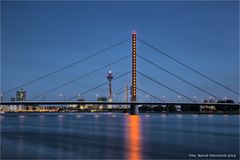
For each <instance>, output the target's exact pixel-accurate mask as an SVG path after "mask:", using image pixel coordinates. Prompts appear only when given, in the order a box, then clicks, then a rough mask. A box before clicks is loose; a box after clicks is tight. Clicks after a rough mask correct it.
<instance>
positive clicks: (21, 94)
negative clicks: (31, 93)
mask: <svg viewBox="0 0 240 160" xmlns="http://www.w3.org/2000/svg"><path fill="white" fill-rule="evenodd" d="M16 101H26V91H25V90H24V89H22V88H21V89H20V90H19V91H17V92H16Z"/></svg>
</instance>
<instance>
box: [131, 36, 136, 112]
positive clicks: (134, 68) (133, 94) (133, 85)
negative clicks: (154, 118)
mask: <svg viewBox="0 0 240 160" xmlns="http://www.w3.org/2000/svg"><path fill="white" fill-rule="evenodd" d="M136 66H137V50H136V32H132V87H131V102H136V100H137V67H136ZM130 114H131V115H135V114H138V106H136V105H134V104H132V105H131V106H130Z"/></svg>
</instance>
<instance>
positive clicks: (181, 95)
mask: <svg viewBox="0 0 240 160" xmlns="http://www.w3.org/2000/svg"><path fill="white" fill-rule="evenodd" d="M137 73H139V74H140V75H142V76H144V77H145V78H147V79H149V80H151V81H153V82H155V83H157V84H159V85H161V86H163V87H164V88H167V89H169V90H171V91H172V92H175V93H177V94H179V95H181V96H183V97H185V98H187V99H188V100H190V101H192V102H195V101H193V100H192V99H191V98H189V97H188V96H185V95H184V94H181V93H179V92H178V91H176V90H174V89H172V88H169V87H168V86H166V85H164V84H162V83H160V82H158V81H156V80H154V79H153V78H151V77H149V76H147V75H145V74H143V73H141V72H139V71H137Z"/></svg>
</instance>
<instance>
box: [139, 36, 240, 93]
mask: <svg viewBox="0 0 240 160" xmlns="http://www.w3.org/2000/svg"><path fill="white" fill-rule="evenodd" d="M137 39H138V40H139V41H140V42H142V43H144V44H145V45H147V46H149V47H151V48H152V49H154V50H156V51H157V52H159V53H160V54H162V55H164V56H166V57H168V58H170V59H171V60H173V61H175V62H177V63H179V64H181V65H183V66H184V67H186V68H188V69H190V70H191V71H193V72H195V73H197V74H198V75H201V76H202V77H204V78H207V79H208V80H210V81H212V82H214V83H216V84H218V85H220V86H222V87H223V88H225V89H227V90H229V91H231V92H233V93H235V94H237V95H240V93H238V92H236V91H234V90H232V89H230V88H229V87H227V86H225V85H223V84H221V83H220V82H217V81H216V80H214V79H212V78H210V77H208V76H206V75H204V74H202V73H200V72H199V71H197V70H195V69H193V68H191V67H189V66H188V65H186V64H184V63H183V62H181V61H179V60H177V59H176V58H173V57H172V56H169V55H168V54H166V53H165V52H163V51H161V50H160V49H158V48H156V47H154V46H152V45H151V44H149V43H147V42H145V41H143V40H141V39H139V38H137Z"/></svg>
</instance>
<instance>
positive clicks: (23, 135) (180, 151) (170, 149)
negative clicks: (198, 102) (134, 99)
mask: <svg viewBox="0 0 240 160" xmlns="http://www.w3.org/2000/svg"><path fill="white" fill-rule="evenodd" d="M239 117H240V116H239V115H191V114H170V115H164V114H140V115H139V116H129V115H128V114H123V113H4V114H1V115H0V121H1V159H10V158H18V159H131V160H133V159H177V158H182V159H188V158H203V157H201V156H208V158H209V157H212V156H217V158H224V156H227V158H235V159H238V158H239ZM195 156H196V157H195ZM205 158H206V157H205ZM225 158H226V157H225Z"/></svg>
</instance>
